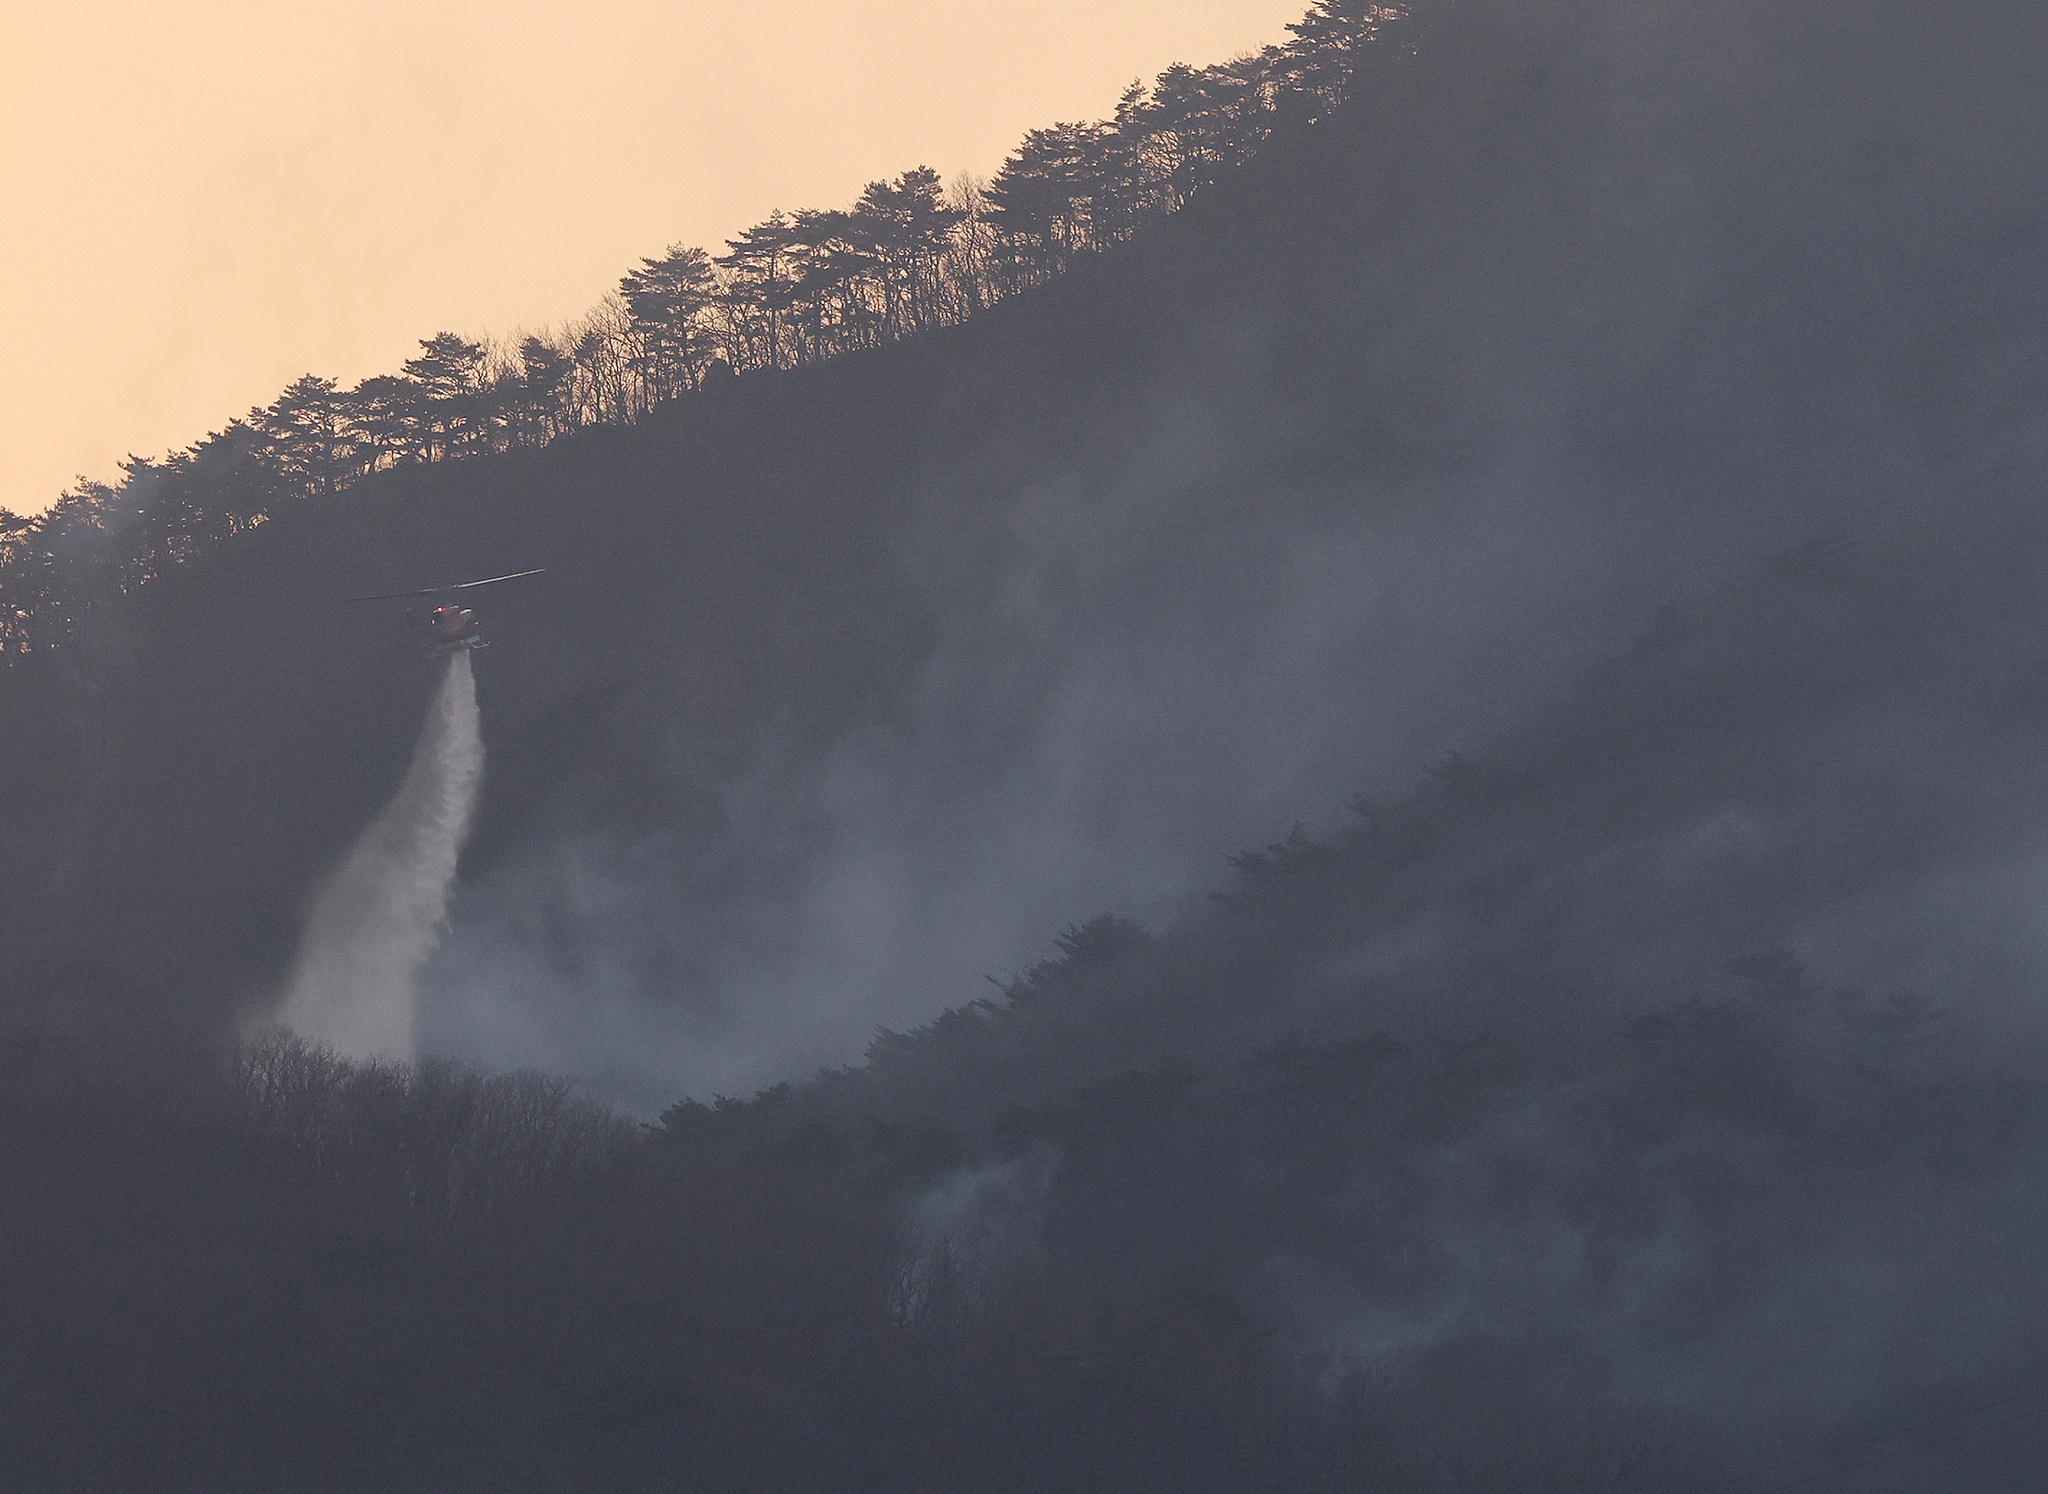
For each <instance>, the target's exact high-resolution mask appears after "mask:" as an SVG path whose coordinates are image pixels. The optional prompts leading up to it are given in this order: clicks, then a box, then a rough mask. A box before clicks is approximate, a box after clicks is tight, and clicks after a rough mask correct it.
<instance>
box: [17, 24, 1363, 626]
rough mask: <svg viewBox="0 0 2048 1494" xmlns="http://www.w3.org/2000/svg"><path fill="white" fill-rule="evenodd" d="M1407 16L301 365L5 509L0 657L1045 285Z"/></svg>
mask: <svg viewBox="0 0 2048 1494" xmlns="http://www.w3.org/2000/svg"><path fill="white" fill-rule="evenodd" d="M1400 18H1401V12H1400V11H1399V10H1398V8H1395V7H1387V6H1379V5H1360V4H1357V3H1355V0H1317V4H1316V5H1315V6H1314V7H1312V8H1311V10H1310V11H1309V13H1308V15H1307V16H1306V17H1304V19H1303V20H1302V21H1301V22H1299V23H1297V24H1296V25H1294V26H1292V27H1290V28H1289V29H1290V31H1292V32H1293V33H1294V37H1293V39H1292V41H1290V43H1289V44H1287V45H1285V46H1271V47H1267V48H1266V49H1265V50H1263V51H1261V52H1258V53H1255V54H1253V55H1251V56H1247V57H1242V58H1238V59H1236V60H1234V61H1231V62H1227V63H1221V64H1218V65H1216V66H1214V67H1204V68H1196V67H1190V66H1187V65H1185V64H1176V65H1174V66H1173V67H1171V68H1168V69H1167V70H1166V71H1165V72H1164V73H1162V74H1160V76H1159V77H1158V79H1157V80H1155V82H1154V83H1153V84H1151V85H1150V86H1149V87H1148V86H1147V85H1145V84H1144V83H1143V82H1142V81H1140V82H1134V83H1132V84H1131V86H1130V87H1129V88H1128V89H1126V90H1125V92H1124V94H1123V96H1122V97H1121V98H1120V99H1119V100H1118V101H1117V108H1116V113H1115V116H1114V117H1113V118H1111V119H1107V120H1097V121H1092V122H1088V123H1072V124H1056V125H1053V126H1051V127H1050V128H1047V129H1042V130H1033V131H1031V132H1030V133H1029V134H1027V135H1026V136H1025V137H1024V139H1023V141H1022V142H1021V143H1020V144H1019V145H1018V147H1017V149H1016V150H1015V151H1014V152H1013V153H1012V154H1011V155H1010V157H1009V158H1008V159H1007V160H1006V161H1005V162H1004V163H1003V165H1002V169H1001V170H1000V171H998V172H997V173H996V176H995V178H994V179H993V180H992V181H989V182H986V183H983V182H980V181H978V180H974V179H971V178H967V179H963V180H961V181H960V182H958V183H956V184H955V185H954V187H953V188H952V189H951V190H950V191H948V190H947V188H946V187H945V186H944V184H943V183H941V181H940V179H939V175H938V173H937V172H935V171H933V170H932V169H931V168H930V167H928V166H919V167H917V168H915V169H913V170H910V171H906V172H903V173H902V174H901V175H899V176H897V177H896V178H895V179H894V180H884V181H876V182H871V183H869V184H868V187H867V189H866V190H865V191H864V192H862V193H861V195H860V198H859V199H858V200H857V201H856V202H855V203H854V204H853V205H852V206H851V207H849V208H845V209H836V210H824V209H810V208H806V209H802V210H800V211H797V212H793V213H784V212H780V211H778V212H775V213H772V214H770V215H769V217H768V218H767V219H766V220H765V221H763V222H761V223H757V224H755V225H753V226H752V227H750V228H747V229H745V230H744V231H742V232H741V233H740V235H739V236H738V237H737V238H735V239H733V240H731V241H730V242H729V243H728V244H727V245H726V252H725V253H723V254H720V255H717V256H715V257H714V256H712V255H709V254H707V252H706V251H705V250H704V249H702V248H699V247H695V246H689V245H682V244H676V245H672V246H670V247H669V248H668V249H667V250H666V251H665V252H664V253H663V254H661V255H660V256H658V257H650V258H648V259H645V260H643V261H641V263H640V264H639V265H638V266H637V267H636V268H634V269H633V270H631V271H629V272H628V273H627V274H626V275H625V276H624V277H623V278H622V279H621V280H620V282H619V286H618V290H617V291H616V292H615V293H614V294H612V295H610V296H608V297H606V298H605V300H603V301H602V302H600V303H599V304H598V305H597V306H596V307H594V308H592V309H591V311H590V312H589V313H588V314H587V315H586V316H584V317H582V318H580V319H578V320H577V321H576V322H574V323H572V324H571V325H569V326H567V327H564V328H561V329H559V330H558V331H556V332H554V333H552V334H549V335H532V336H526V337H523V338H521V339H519V340H518V342H517V343H516V344H514V345H509V346H499V345H496V344H493V343H489V342H473V341H470V340H468V339H466V338H464V337H461V336H459V335H457V334H456V333H453V332H439V333H436V334H435V335H434V336H432V337H430V338H427V339H424V340H423V341H422V342H421V343H420V354H419V356H418V357H416V358H409V359H407V360H406V361H405V364H404V366H403V367H402V368H401V369H400V370H399V371H398V372H397V373H395V374H378V375H375V376H373V377H371V378H367V379H364V380H363V381H362V382H361V383H359V384H357V385H356V386H355V387H354V388H352V389H342V388H340V387H338V386H337V385H336V383H335V381H334V380H333V379H328V378H322V377H320V376H318V375H315V374H307V375H305V376H304V377H302V378H300V379H297V380H295V381H294V382H293V383H292V384H291V386H290V387H289V388H287V389H286V390H285V391H284V392H283V393H282V394H280V395H279V396H278V397H277V399H276V401H275V402H273V403H272V404H270V405H268V406H266V407H264V408H261V409H256V410H251V411H250V412H249V414H248V416H247V417H246V418H243V419H239V420H234V421H230V422H229V423H228V424H227V425H226V426H225V427H224V428H222V429H221V430H218V431H215V432H212V433H211V434H209V435H208V436H206V437H205V438H204V439H203V440H201V441H199V442H196V443H195V444H193V445H192V446H190V447H188V448H187V449H185V450H183V451H179V452H174V453H172V454H171V455H170V456H169V457H167V458H164V459H163V460H161V461H158V460H153V459H149V458H141V457H132V456H131V457H130V458H129V459H128V460H127V461H126V462H124V463H123V464H122V472H123V477H122V479H121V481H120V482H119V483H117V484H113V485H108V484H105V483H99V482H93V481H90V480H83V479H82V480H81V481H80V482H79V483H78V484H77V485H76V486H75V487H73V488H71V489H69V490H67V491H66V492H65V493H64V494H63V495H62V496H61V497H60V498H59V499H58V500H57V502H56V503H55V504H54V505H52V506H51V507H50V508H49V509H47V510H45V511H44V512H42V513H40V514H36V515H32V516H30V517H23V516H21V515H18V514H14V513H12V512H9V511H7V510H6V509H0V654H4V655H16V654H23V653H29V652H33V651H34V650H35V649H37V648H39V647H47V646H51V645H53V644H54V643H56V642H57V641H59V640H61V639H62V638H64V637H65V636H66V631H65V630H66V627H67V625H68V624H67V621H66V620H67V619H70V620H71V622H73V623H75V620H76V614H77V612H78V609H79V608H80V607H81V606H82V605H84V604H83V602H82V601H81V598H82V597H83V596H85V595H87V594H90V592H91V590H92V588H93V587H94V586H96V585H97V586H111V587H112V588H114V589H116V590H118V591H125V590H127V589H129V588H132V587H135V586H141V585H145V584H147V583H148V582H149V581H150V580H151V579H152V578H153V577H155V576H156V575H157V574H158V573H159V572H160V571H161V570H162V569H163V568H164V567H165V566H167V565H174V564H176V563H178V562H179V561H181V560H184V559H187V558H189V557H190V556H191V555H192V554H193V553H194V552H195V551H196V550H197V549H199V548H201V547H205V546H208V545H212V544H216V543H218V542H220V541H221V540H223V539H226V538H228V537H231V536H233V535H235V534H238V533H241V532H242V531H244V530H246V529H248V528H249V527H251V526H253V525H255V524H259V523H261V522H263V521H264V520H265V519H266V518H268V517H269V516H270V514H271V512H272V510H273V508H274V507H275V506H276V505H278V504H280V503H290V502H292V501H294V500H298V499H305V498H310V497H316V496H325V495H331V494H333V493H335V492H337V491H340V490H342V489H344V488H347V487H349V486H350V485H352V484H353V483H355V482H358V481H360V480H361V479H363V478H365V477H368V476H371V475H373V474H375V473H377V472H380V471H386V470H389V469H390V468H393V467H397V466H401V465H406V464H410V463H431V462H437V461H448V460H451V459H456V458H461V457H466V456H474V455H479V454H484V453H493V452H503V451H506V450H509V449H512V448H515V447H521V446H532V445H540V444H545V443H546V442H548V441H551V440H553V439H555V438H556V437H558V436H560V435H562V434H564V433H566V432H570V431H575V430H579V429H582V428H584V427H586V426H589V425H595V424H602V423H607V422H611V423H618V422H628V421H633V420H637V419H640V418H641V417H642V416H644V415H646V414H647V413H648V412H649V411H650V410H653V409H654V408H656V407H657V406H659V405H661V404H663V403H664V402H666V401H669V400H673V399H675V398H677V397H679V396H681V395H685V394H691V393H695V392H698V391H699V390H701V389H702V388H703V385H704V381H705V380H706V379H707V378H725V377H731V376H733V375H735V374H740V373H746V372H751V371H754V370H777V369H788V368H795V367H799V366H801V365H803V364H806V363H810V362H815V361H816V360H818V359H821V358H831V357H836V356H839V355H841V354H844V353H849V352H855V351H858V350H861V349H864V348H872V347H877V346H880V345H882V344H884V343H889V342H895V341H897V340H899V339H901V338H904V337H909V336H912V335H915V334H917V333H919V332H923V331H926V330H929V329H930V328H933V327H941V326H948V325H951V324H953V323H955V322H959V321H961V320H963V319H964V318H966V317H968V316H970V315H972V314H973V313H975V312H977V311H979V310H981V309H983V308H984V307H987V306H989V305H991V304H993V303H995V302H997V301H1000V300H1003V299H1005V298H1007V297H1010V296H1014V295H1017V294H1018V293H1020V292H1022V291H1025V290H1029V289H1030V288H1032V287H1033V286H1036V285H1040V284H1043V283H1044V282H1045V281H1046V280H1047V279H1048V278H1050V277H1051V276H1054V275H1057V274H1059V273H1060V272H1061V271H1062V270H1064V269H1065V268H1066V267H1067V266H1068V265H1069V264H1070V263H1071V262H1072V260H1073V258H1074V256H1075V255H1077V254H1084V253H1090V252H1095V251H1100V250H1102V249H1106V248H1108V247H1109V246H1111V245H1113V244H1117V243H1121V242H1123V241H1124V240H1126V239H1128V238H1130V237H1131V236H1132V235H1133V234H1134V233H1137V232H1139V231H1140V230H1141V229H1142V228H1143V227H1144V226H1145V225H1146V224H1148V223H1150V222H1153V221H1155V220H1157V219H1158V218H1159V217H1161V216H1163V215H1164V214H1167V213H1171V212H1173V211H1175V210H1177V209H1178V208H1180V207H1182V206H1183V205H1184V204H1185V203H1186V202H1187V201H1188V200H1189V198H1190V197H1192V196H1193V195H1194V193H1195V192H1197V191H1198V190H1200V189H1201V188H1202V187H1203V186H1204V185H1206V184H1208V183H1210V182H1213V181H1214V180H1216V179H1217V177H1218V175H1219V174H1220V173H1223V172H1226V171H1229V170H1232V169H1234V168H1236V167H1238V166H1239V165H1241V164H1242V163H1243V162H1244V161H1246V160H1247V159H1249V158H1250V156H1251V155H1252V154H1253V152H1255V151H1256V150H1257V148H1258V146H1259V143H1260V142H1261V141H1263V140H1264V139H1265V138H1266V136H1267V134H1268V133H1269V132H1270V131H1271V129H1272V128H1273V124H1274V122H1275V120H1276V119H1277V118H1279V117H1281V116H1282V115H1286V116H1288V117H1298V118H1301V119H1304V120H1312V119H1314V118H1317V117H1319V116H1320V115H1321V114H1322V113H1324V112H1326V111H1328V110H1329V109H1331V108H1334V107H1335V106H1337V105H1338V104H1339V103H1340V102H1341V101H1342V100H1343V98H1344V97H1345V94H1346V91H1347V89H1348V88H1349V87H1350V80H1351V78H1352V75H1353V72H1354V70H1355V66H1356V63H1355V53H1356V50H1357V48H1358V47H1360V46H1362V45H1364V44H1365V43H1367V42H1369V41H1371V40H1373V39H1374V38H1376V37H1377V36H1378V35H1379V33H1380V32H1381V31H1382V30H1383V29H1385V28H1386V27H1388V26H1389V25H1390V24H1394V23H1397V22H1398V21H1399V20H1400ZM138 518H139V519H141V520H143V521H144V522H142V523H139V524H137V523H131V522H129V520H131V519H138ZM88 554H90V556H91V558H90V559H88V558H87V555H88ZM74 568H95V569H99V570H101V571H103V572H104V576H103V579H101V580H99V581H95V582H82V581H79V580H74V579H73V578H72V577H71V576H69V575H68V574H67V573H68V572H70V571H71V570H73V569H74ZM81 587H83V588H84V589H83V590H82V589H81Z"/></svg>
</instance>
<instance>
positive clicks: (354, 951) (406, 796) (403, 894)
mask: <svg viewBox="0 0 2048 1494" xmlns="http://www.w3.org/2000/svg"><path fill="white" fill-rule="evenodd" d="M483 763H484V748H483V738H482V736H481V735H480V733H479V731H478V724H477V706H476V677H475V675H474V674H472V672H471V669H470V660H469V651H468V650H467V649H458V650H456V651H455V652H454V653H453V654H451V655H450V656H449V659H448V672H447V674H446V675H444V676H443V678H442V680H441V688H440V689H439V690H438V691H436V692H435V695H434V699H433V702H432V704H431V705H430V707H429V708H428V711H427V719H426V723H425V724H424V725H423V726H422V727H421V729H420V739H419V745H418V746H417V747H416V748H414V749H413V755H412V764H411V766H410V767H408V768H407V769H406V771H405V779H404V781H403V782H401V783H400V784H399V786H398V792H397V793H396V794H394V795H393V796H392V798H391V802H390V803H389V804H386V805H385V806H384V809H383V812H382V813H380V814H379V815H378V816H377V818H376V819H375V820H373V821H372V822H371V823H370V826H369V828H368V829H366V830H365V831H364V832H363V833H362V835H361V837H360V838H358V839H357V841H356V843H355V845H354V847H353V848H351V850H350V851H349V853H348V858H347V859H346V860H345V861H343V862H342V863H341V866H340V867H339V868H338V869H337V870H336V871H335V872H334V873H333V874H332V875H331V876H330V877H329V878H328V879H327V881H326V882H325V883H324V884H323V885H322V887H321V888H320V891H319V895H318V896H317V897H316V899H315V900H314V903H313V909H312V913H311V915H310V917H308V919H307V921H306V930H305V934H304V937H303V939H302V941H301V943H300V946H299V958H298V964H297V967H296V968H295V969H294V970H293V972H292V977H291V982H290V984H289V985H288V986H287V987H286V988H285V996H284V1000H283V1002H282V1004H281V1005H280V1006H279V1008H278V1010H277V1020H278V1021H279V1022H281V1023H282V1024H284V1025H285V1026H287V1027H289V1028H291V1029H292V1030H293V1031H295V1032H297V1033H298V1034H299V1035H300V1036H302V1037H305V1038H308V1039H311V1040H312V1041H315V1042H319V1043H324V1044H326V1045H327V1046H329V1047H331V1048H333V1049H335V1050H336V1051H337V1052H340V1053H345V1054H348V1055H350V1056H352V1057H358V1058H371V1057H376V1058H393V1059H401V1060H404V1059H410V1058H411V1057H412V1056H413V1007H414V987H413V977H414V975H415V974H416V972H417V971H418V970H419V967H420V964H421V962H422V961H424V960H425V959H426V957H427V956H428V955H429V954H431V953H433V950H434V946H435V945H436V944H437V943H438V942H439V940H440V937H441V925H442V920H443V919H444V918H445V916H446V915H447V911H448V890H449V887H450V885H451V883H452V882H453V881H454V878H455V863H456V858H457V856H458V855H459V854H460V852H461V850H462V842H463V838H464V837H465V836H466V835H467V833H468V830H469V819H470V812H471V810H472V809H473V808H474V806H475V803H476V793H477V786H478V784H479V783H480V782H481V780H482V777H483Z"/></svg>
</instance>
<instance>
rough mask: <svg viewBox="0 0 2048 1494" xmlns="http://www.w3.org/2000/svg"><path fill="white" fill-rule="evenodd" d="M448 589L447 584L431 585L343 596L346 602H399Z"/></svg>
mask: <svg viewBox="0 0 2048 1494" xmlns="http://www.w3.org/2000/svg"><path fill="white" fill-rule="evenodd" d="M446 590H448V588H447V587H445V586H429V587H427V588H426V589H425V590H423V591H380V592H378V593H377V594H376V595H375V596H373V597H343V598H342V600H343V601H344V602H397V601H403V600H404V599H405V598H407V597H437V596H439V595H440V594H441V593H442V592H444V591H446Z"/></svg>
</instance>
